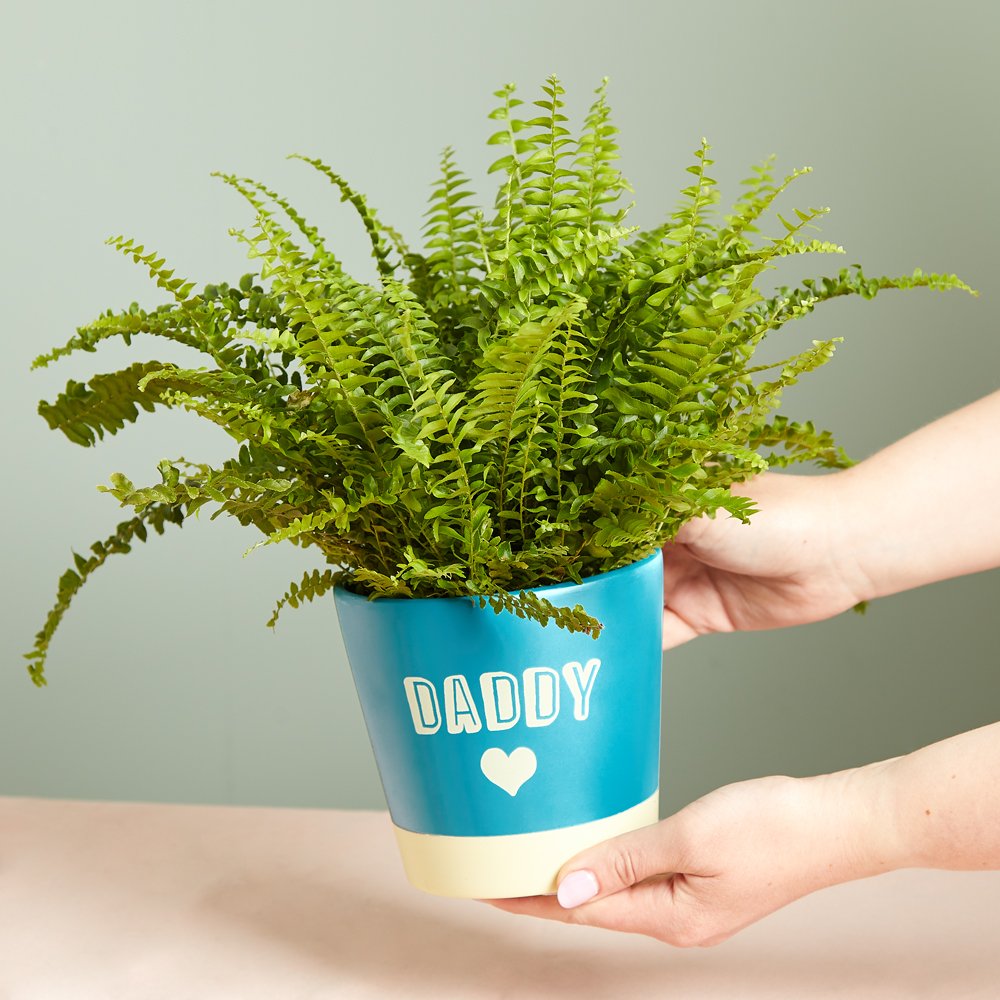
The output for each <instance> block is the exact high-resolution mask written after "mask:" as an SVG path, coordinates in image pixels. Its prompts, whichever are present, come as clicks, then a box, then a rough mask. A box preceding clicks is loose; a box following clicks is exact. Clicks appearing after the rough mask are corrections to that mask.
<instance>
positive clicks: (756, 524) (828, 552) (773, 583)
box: [663, 473, 866, 649]
mask: <svg viewBox="0 0 1000 1000" xmlns="http://www.w3.org/2000/svg"><path fill="white" fill-rule="evenodd" d="M845 478H846V477H844V475H843V474H842V473H836V474H829V475H824V476H791V475H782V474H777V473H764V474H763V475H760V476H757V477H756V478H755V479H752V480H750V481H749V482H746V483H740V484H737V485H735V486H733V492H734V493H736V494H739V495H741V496H747V497H750V498H751V499H753V500H754V501H755V503H756V504H757V506H758V507H759V508H760V509H759V512H758V513H756V514H754V515H753V517H752V519H751V521H750V523H749V524H744V523H743V522H741V521H738V520H736V519H734V518H730V517H725V516H723V515H719V516H717V517H715V518H709V517H701V518H698V519H696V520H693V521H688V522H687V523H686V524H684V525H683V526H682V527H681V529H680V531H679V533H678V535H677V538H676V539H675V540H674V541H673V542H671V543H669V544H668V545H666V546H665V547H664V549H663V648H664V649H670V648H671V647H673V646H678V645H680V644H681V643H683V642H687V641H688V640H689V639H693V638H694V637H695V636H698V635H702V634H704V633H706V632H732V631H735V630H744V629H765V628H779V627H781V626H785V625H802V624H805V623H806V622H813V621H819V620H820V619H823V618H829V617H832V616H833V615H836V614H839V613H840V612H841V611H845V610H847V609H848V608H850V607H853V606H854V605H855V604H857V603H858V602H859V601H861V600H863V599H865V596H866V593H865V580H864V577H863V575H862V573H861V571H860V568H859V566H858V563H857V561H856V559H855V557H854V556H855V553H856V546H854V545H852V544H851V539H850V537H849V532H850V530H851V527H852V525H851V522H852V520H855V519H856V518H855V517H854V516H853V515H851V514H849V513H848V506H849V504H850V503H851V502H852V499H851V496H850V495H849V494H848V492H847V491H846V490H845Z"/></svg>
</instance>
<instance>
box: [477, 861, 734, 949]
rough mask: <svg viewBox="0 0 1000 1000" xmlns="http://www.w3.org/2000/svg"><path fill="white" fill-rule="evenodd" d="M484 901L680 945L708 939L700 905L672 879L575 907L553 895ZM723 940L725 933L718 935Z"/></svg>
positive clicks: (510, 910) (511, 910)
mask: <svg viewBox="0 0 1000 1000" xmlns="http://www.w3.org/2000/svg"><path fill="white" fill-rule="evenodd" d="M483 902H486V903H489V904H490V905H491V906H494V907H496V908H497V909H498V910H504V911H505V912H507V913H514V914H518V915H522V916H529V917H541V918H542V919H545V920H555V921H557V922H558V923H562V924H577V925H580V926H584V927H601V928H603V929H605V930H610V931H620V932H622V933H626V934H645V935H648V936H649V937H654V938H656V939H657V940H659V941H664V942H666V943H667V944H672V945H677V946H689V945H693V944H701V943H703V938H707V934H706V932H705V931H704V930H703V929H702V927H701V926H700V925H699V923H698V910H697V908H696V907H691V906H690V905H684V904H685V901H684V899H682V898H681V897H679V896H678V895H677V893H676V892H675V891H674V882H673V879H672V878H659V879H655V880H651V881H649V882H644V883H642V884H641V885H636V886H632V887H630V888H628V889H623V890H622V891H621V892H616V893H614V894H613V895H610V896H606V897H603V898H601V899H595V900H593V901H592V902H589V903H585V904H583V905H581V906H577V907H573V908H572V909H565V908H563V907H562V906H560V905H559V903H558V902H557V901H556V899H555V897H553V896H525V897H522V898H520V899H497V900H483ZM726 936H727V935H726ZM723 939H724V936H720V937H719V940H723ZM705 943H707V941H706V942H705Z"/></svg>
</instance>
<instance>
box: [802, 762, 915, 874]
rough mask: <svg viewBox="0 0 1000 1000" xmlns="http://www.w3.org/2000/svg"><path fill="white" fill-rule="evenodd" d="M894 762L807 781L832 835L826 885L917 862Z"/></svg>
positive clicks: (824, 775)
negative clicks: (906, 832) (902, 819)
mask: <svg viewBox="0 0 1000 1000" xmlns="http://www.w3.org/2000/svg"><path fill="white" fill-rule="evenodd" d="M892 764H893V761H892V760H889V761H878V762H876V763H873V764H866V765H865V766H863V767H856V768H851V769H849V770H844V771H838V772H835V773H833V774H822V775H817V776H816V777H813V778H807V779H804V780H806V781H808V782H811V783H814V785H815V789H816V794H817V796H818V799H819V802H820V806H819V808H820V809H821V810H822V814H823V816H824V817H825V822H826V826H827V829H828V831H829V837H830V840H829V843H830V848H829V855H828V859H827V862H826V864H827V870H826V872H825V873H822V874H823V875H824V876H825V880H826V884H829V885H834V884H837V883H839V882H848V881H851V880H853V879H859V878H868V877H870V876H872V875H880V874H882V873H884V872H888V871H894V870H895V869H897V868H904V867H908V866H909V865H910V864H911V863H912V861H911V858H910V854H911V851H910V847H909V845H908V843H907V841H906V838H905V837H904V836H902V833H901V830H900V825H899V822H898V810H897V808H896V804H895V795H894V785H893V775H892Z"/></svg>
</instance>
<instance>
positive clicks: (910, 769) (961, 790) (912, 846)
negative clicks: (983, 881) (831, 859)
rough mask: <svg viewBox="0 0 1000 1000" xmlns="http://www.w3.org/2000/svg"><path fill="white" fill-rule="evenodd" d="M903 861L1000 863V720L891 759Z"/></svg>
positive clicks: (888, 773)
mask: <svg viewBox="0 0 1000 1000" xmlns="http://www.w3.org/2000/svg"><path fill="white" fill-rule="evenodd" d="M883 780H884V781H885V782H886V786H887V790H888V796H889V800H890V801H891V802H892V803H893V806H894V813H895V818H896V834H897V837H898V843H899V845H900V852H901V853H900V855H899V858H898V860H899V861H900V862H901V863H900V864H899V867H921V868H953V869H962V870H973V869H1000V723H994V724H993V725H990V726H984V727H982V728H981V729H974V730H972V731H971V732H968V733H962V734H961V735H959V736H953V737H951V738H950V739H947V740H942V741H941V742H940V743H934V744H932V745H931V746H928V747H924V748H923V749H921V750H917V751H915V752H914V753H911V754H908V755H907V756H905V757H897V758H896V759H895V760H892V761H888V762H887V764H886V767H885V770H884V772H883Z"/></svg>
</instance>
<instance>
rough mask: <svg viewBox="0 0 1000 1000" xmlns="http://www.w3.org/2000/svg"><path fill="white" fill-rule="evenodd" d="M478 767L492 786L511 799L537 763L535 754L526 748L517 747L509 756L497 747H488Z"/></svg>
mask: <svg viewBox="0 0 1000 1000" xmlns="http://www.w3.org/2000/svg"><path fill="white" fill-rule="evenodd" d="M479 766H480V767H481V768H482V769H483V774H485V775H486V777H487V778H488V779H489V780H490V781H492V782H493V784H494V785H496V786H497V787H498V788H502V789H503V790H504V791H505V792H506V793H507V794H508V795H510V796H511V797H513V796H515V795H517V792H518V789H520V787H521V785H523V784H524V783H525V782H526V781H527V780H528V778H530V777H531V776H532V775H533V774H534V773H535V769H536V768H537V767H538V761H537V759H536V758H535V752H534V751H533V750H529V749H528V747H518V748H517V749H516V750H512V751H511V752H510V755H509V756H508V755H507V754H505V753H504V752H503V750H501V749H500V748H499V747H490V748H489V750H487V751H486V752H485V753H484V754H483V756H482V759H481V760H480V761H479Z"/></svg>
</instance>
